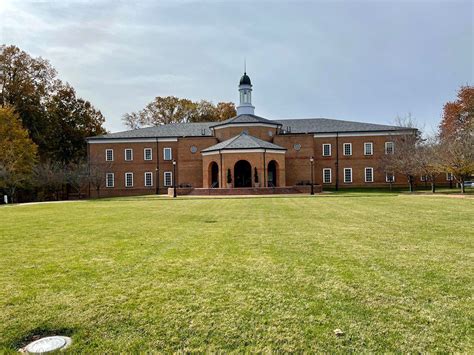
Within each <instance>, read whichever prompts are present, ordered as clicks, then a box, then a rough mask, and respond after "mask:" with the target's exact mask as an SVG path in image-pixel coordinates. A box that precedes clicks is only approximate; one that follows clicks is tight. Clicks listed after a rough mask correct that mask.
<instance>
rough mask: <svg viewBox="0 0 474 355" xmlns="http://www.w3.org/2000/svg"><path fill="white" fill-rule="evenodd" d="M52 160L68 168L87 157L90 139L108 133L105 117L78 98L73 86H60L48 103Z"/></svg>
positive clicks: (49, 149) (48, 132) (49, 146)
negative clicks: (105, 126)
mask: <svg viewBox="0 0 474 355" xmlns="http://www.w3.org/2000/svg"><path fill="white" fill-rule="evenodd" d="M47 119H48V125H47V131H46V136H47V137H48V141H49V143H48V152H47V155H48V157H49V158H50V159H51V160H53V161H58V162H62V163H63V164H65V165H67V164H69V163H72V162H78V161H80V160H81V159H83V158H84V157H85V156H86V155H87V151H86V149H87V144H86V140H85V139H86V138H87V137H90V136H96V135H99V134H104V133H106V131H105V129H104V128H103V127H102V124H103V123H104V121H105V119H104V116H103V115H102V113H101V112H100V111H98V110H96V109H95V108H94V106H92V105H91V103H90V102H89V101H86V100H84V99H81V98H78V97H77V96H76V91H75V90H74V88H73V87H72V86H70V85H69V84H62V83H61V84H59V85H58V87H57V89H56V92H55V93H54V94H53V95H52V96H51V98H50V99H49V101H48V103H47Z"/></svg>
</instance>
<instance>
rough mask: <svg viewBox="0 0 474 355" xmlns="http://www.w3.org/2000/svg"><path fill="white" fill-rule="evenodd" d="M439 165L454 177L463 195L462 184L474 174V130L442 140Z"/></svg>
mask: <svg viewBox="0 0 474 355" xmlns="http://www.w3.org/2000/svg"><path fill="white" fill-rule="evenodd" d="M440 165H441V166H442V168H443V169H444V171H446V172H448V173H451V174H452V175H453V176H454V178H455V179H456V181H457V182H459V184H460V185H461V193H464V192H465V188H464V182H465V181H466V179H469V178H470V177H471V175H472V174H474V129H472V128H470V129H468V130H464V131H462V132H458V133H456V134H452V135H450V136H448V137H444V138H443V140H442V141H441V153H440Z"/></svg>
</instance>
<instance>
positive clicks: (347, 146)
mask: <svg viewBox="0 0 474 355" xmlns="http://www.w3.org/2000/svg"><path fill="white" fill-rule="evenodd" d="M343 147H344V148H343V153H344V155H352V143H344V145H343Z"/></svg>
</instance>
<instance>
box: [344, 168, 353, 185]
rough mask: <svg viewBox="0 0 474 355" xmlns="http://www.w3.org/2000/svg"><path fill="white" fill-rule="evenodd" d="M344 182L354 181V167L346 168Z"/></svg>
mask: <svg viewBox="0 0 474 355" xmlns="http://www.w3.org/2000/svg"><path fill="white" fill-rule="evenodd" d="M344 182H345V183H350V182H352V168H344Z"/></svg>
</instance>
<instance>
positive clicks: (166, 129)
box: [88, 115, 412, 141]
mask: <svg viewBox="0 0 474 355" xmlns="http://www.w3.org/2000/svg"><path fill="white" fill-rule="evenodd" d="M228 123H232V124H234V123H235V124H239V123H266V124H273V125H278V126H281V128H282V129H283V130H287V127H290V132H291V133H336V132H388V131H399V130H412V128H407V127H398V126H388V125H381V124H375V123H365V122H353V121H342V120H335V119H329V118H302V119H287V120H274V121H272V120H268V119H266V118H263V117H260V116H255V115H239V116H236V117H232V118H230V119H228V120H226V121H223V122H219V123H216V122H202V123H172V124H168V125H162V126H156V127H147V128H140V129H135V130H129V131H123V132H116V133H109V134H105V135H101V136H95V137H90V138H88V140H91V141H92V140H96V139H127V138H168V137H170V138H171V137H206V136H207V137H209V136H212V130H211V128H213V127H216V126H220V125H223V124H228Z"/></svg>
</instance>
